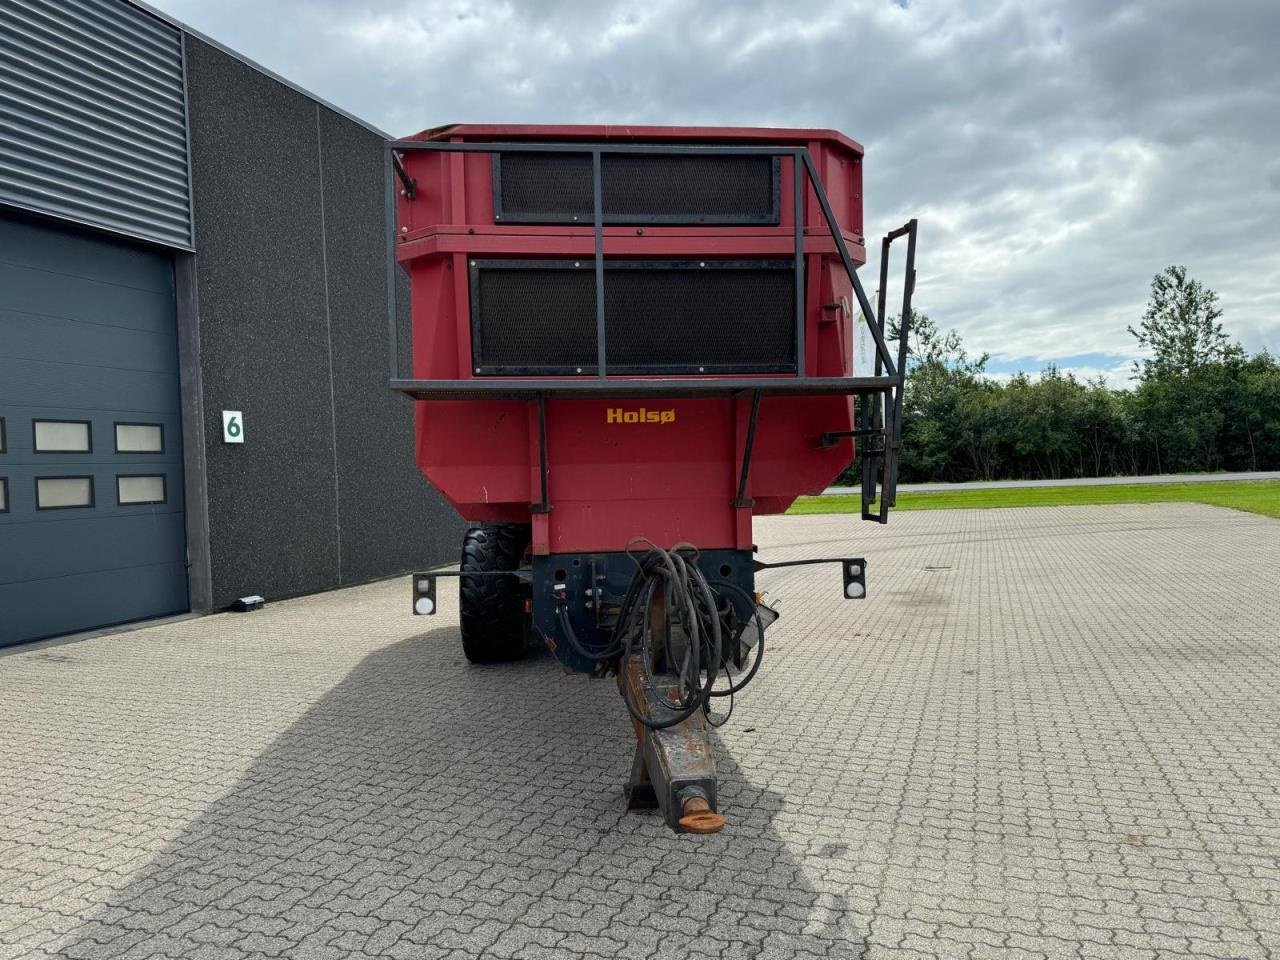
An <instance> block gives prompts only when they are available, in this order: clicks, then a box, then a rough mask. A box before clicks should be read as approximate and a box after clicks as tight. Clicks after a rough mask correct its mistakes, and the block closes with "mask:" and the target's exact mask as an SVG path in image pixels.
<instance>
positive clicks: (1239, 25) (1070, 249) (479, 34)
mask: <svg viewBox="0 0 1280 960" xmlns="http://www.w3.org/2000/svg"><path fill="white" fill-rule="evenodd" d="M156 2H157V3H158V5H159V6H161V7H162V8H164V9H165V10H166V11H168V12H171V13H172V14H173V15H175V16H177V17H179V18H180V19H183V20H186V21H187V22H189V23H191V24H192V26H194V27H196V28H197V29H200V30H203V31H205V32H207V33H209V34H210V35H212V36H213V37H215V38H217V39H219V40H220V41H222V42H224V43H226V44H227V45H229V46H231V47H233V48H235V49H238V50H241V51H242V52H244V53H245V54H246V55H248V56H250V57H252V58H254V59H256V60H258V61H260V62H262V63H263V64H265V65H266V66H268V67H270V68H272V69H274V70H276V71H277V72H279V73H281V74H283V75H285V76H287V77H289V78H290V79H292V80H294V81H296V82H297V83H299V84H300V85H302V86H303V87H306V88H308V89H310V90H312V91H314V92H315V93H317V94H318V95H320V96H322V97H325V98H326V99H328V100H331V101H333V102H334V103H336V104H338V105H339V106H342V107H344V108H346V109H348V110H350V111H351V112H353V113H355V114H357V115H359V116H362V117H365V118H366V119H368V120H369V121H371V122H373V123H375V124H377V125H378V126H380V127H382V128H383V129H386V130H389V131H391V132H393V133H395V134H406V133H411V132H415V131H417V130H421V129H424V128H427V127H431V126H437V125H439V124H442V123H446V122H453V121H516V122H573V121H577V122H603V121H618V122H654V123H676V124H679V123H697V124H710V123H723V124H735V125H760V126H821V127H835V128H837V129H840V130H843V131H844V132H846V133H848V134H849V135H850V136H852V137H854V138H855V139H857V140H859V141H861V142H862V143H863V144H864V145H865V146H866V147H867V162H866V165H865V175H866V183H865V188H866V206H867V217H868V219H867V225H866V226H867V231H868V234H869V235H870V236H872V237H873V238H874V237H875V236H877V235H878V234H880V233H882V232H883V231H884V230H886V229H888V228H890V227H893V226H896V225H898V224H900V223H901V222H903V221H904V220H905V219H906V218H908V217H910V216H913V215H915V216H919V217H920V220H921V241H920V263H919V278H920V279H919V285H918V289H917V305H918V306H919V308H921V309H923V310H924V311H925V312H927V313H929V314H930V315H931V316H932V317H933V318H934V319H935V320H936V321H937V322H938V323H939V325H940V326H942V327H944V328H945V327H956V328H957V329H959V330H960V331H961V333H962V334H963V336H964V337H965V339H966V342H967V343H968V345H969V346H970V348H971V349H972V350H973V351H974V352H982V351H989V352H990V353H991V354H992V356H993V358H994V359H997V360H998V359H1001V358H1006V359H1014V358H1033V359H1036V360H1038V361H1045V360H1051V359H1053V358H1059V357H1068V356H1078V355H1081V354H1086V353H1102V354H1112V355H1122V356H1131V355H1132V354H1133V351H1134V342H1133V340H1132V338H1131V337H1129V335H1128V334H1127V333H1126V332H1125V327H1126V326H1127V324H1129V323H1132V322H1135V321H1136V320H1137V319H1138V318H1139V317H1140V315H1141V312H1142V308H1143V305H1144V303H1145V301H1146V297H1147V292H1148V285H1149V283H1150V279H1151V276H1152V274H1154V273H1155V272H1157V271H1158V270H1160V269H1162V268H1163V267H1165V266H1167V265H1168V264H1171V263H1184V264H1186V265H1187V266H1188V267H1189V269H1190V270H1191V272H1192V274H1193V275H1194V276H1196V277H1197V278H1198V279H1200V280H1201V281H1202V282H1204V283H1206V284H1207V285H1209V286H1210V287H1212V288H1214V289H1215V290H1217V291H1218V293H1219V294H1220V296H1221V302H1222V306H1223V308H1224V310H1225V317H1224V320H1225V323H1226V326H1227V329H1228V331H1229V332H1230V333H1231V334H1232V335H1233V336H1235V337H1237V338H1238V339H1240V340H1241V341H1242V342H1243V343H1244V344H1245V346H1246V347H1247V348H1249V349H1259V348H1261V347H1263V346H1269V347H1270V348H1271V349H1272V350H1280V160H1278V159H1276V158H1277V157H1280V124H1277V123H1276V120H1275V118H1276V117H1278V116H1280V71H1278V70H1276V68H1275V65H1274V52H1273V51H1274V49H1275V46H1276V43H1277V41H1280V4H1275V3H1257V4H1230V5H1224V4H1204V3H1200V2H1198V0H1169V2H1164V3H1161V4H1157V5H1145V6H1144V5H1140V4H1134V3H1123V2H1121V3H1117V2H1115V0H1071V2H1066V0H1061V2H1050V0H1040V2H1028V3H1024V2H1013V0H1006V2H997V3H986V2H978V0H953V2H948V0H916V2H913V3H911V4H909V5H908V6H906V7H905V8H904V7H902V6H899V5H897V4H894V3H889V2H869V0H868V2H844V3H839V2H837V3H831V4H826V5H823V6H821V7H815V6H813V5H809V4H796V3H791V2H787V0H737V2H731V0H688V2H676V0H645V2H637V0H623V2H612V3H609V2H594V3H588V2H581V3H578V2H571V0H522V2H516V0H507V2H491V0H393V2H386V3H373V2H372V0H364V2H347V0H277V2H275V3H271V4H263V3H261V2H257V0H255V2H250V0H156ZM869 266H870V267H871V268H872V269H869V270H868V271H866V273H865V276H866V277H867V278H873V277H874V276H875V275H876V273H875V269H874V267H875V265H874V264H870V265H869ZM868 286H874V280H869V281H868ZM1100 372H1104V373H1106V371H1100ZM1106 375H1107V376H1108V377H1111V376H1112V375H1113V374H1111V373H1106Z"/></svg>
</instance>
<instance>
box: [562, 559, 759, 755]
mask: <svg viewBox="0 0 1280 960" xmlns="http://www.w3.org/2000/svg"><path fill="white" fill-rule="evenodd" d="M637 543H641V544H647V546H648V548H649V549H648V550H647V552H646V553H645V554H644V556H643V557H637V555H636V554H634V553H632V547H633V545H635V544H637ZM627 552H628V554H629V555H630V556H631V557H632V559H633V560H635V562H636V572H635V574H634V575H633V576H632V578H631V582H630V584H628V586H627V592H626V595H625V596H624V598H623V601H622V605H621V607H620V608H619V612H618V620H617V623H616V624H615V626H614V630H613V634H612V636H611V637H610V639H609V642H608V643H607V644H606V645H605V646H604V647H602V648H600V649H598V650H589V649H587V648H586V646H585V645H584V644H583V643H582V642H581V640H579V638H578V636H577V635H576V633H575V632H574V630H573V625H572V624H571V623H570V622H569V612H568V609H567V608H566V607H565V606H564V605H561V606H560V607H559V608H558V609H557V611H556V612H557V616H558V618H559V622H560V627H561V630H562V631H563V633H564V636H565V639H566V640H567V641H568V642H569V645H570V646H571V647H572V648H573V650H574V652H575V653H577V654H578V655H579V656H580V657H583V658H584V659H587V660H594V661H595V662H596V663H609V664H612V665H613V668H614V669H615V670H618V669H620V666H619V664H620V662H621V663H625V662H626V661H627V660H628V659H629V658H630V657H631V656H632V654H634V653H637V652H638V653H639V654H640V661H641V664H642V665H643V669H644V680H645V685H646V687H647V688H648V689H649V691H650V692H651V694H652V699H653V700H654V701H655V702H657V703H659V704H661V705H662V706H663V707H665V708H666V710H667V711H669V712H670V716H668V717H666V718H664V719H653V718H651V717H648V716H646V715H645V714H644V713H643V712H642V711H641V710H640V708H639V706H638V705H637V704H635V703H634V702H632V698H631V697H632V695H631V693H630V689H629V686H628V685H627V684H626V683H623V684H622V699H623V702H624V703H625V704H626V707H627V712H628V713H630V714H631V716H632V717H633V718H634V719H635V720H636V722H637V723H641V724H643V725H644V726H646V727H648V728H649V729H650V730H661V729H665V728H667V727H673V726H675V725H676V724H678V723H681V722H683V721H685V720H687V719H688V718H689V717H691V716H693V714H694V713H695V712H697V711H698V710H702V711H704V712H705V713H707V714H708V715H709V714H710V703H711V699H712V698H713V697H730V698H732V697H733V695H734V694H735V693H737V692H739V691H740V690H742V688H743V687H745V686H746V685H747V684H748V683H750V682H751V679H752V678H753V677H754V676H755V675H756V671H758V670H759V668H760V663H761V660H762V659H763V657H764V626H763V624H762V623H761V622H760V619H759V617H756V618H754V622H755V625H756V629H757V631H758V641H757V646H756V651H755V657H754V658H753V661H752V664H751V667H750V669H749V670H748V672H747V673H746V674H745V675H743V676H742V677H741V678H740V679H738V680H736V681H735V680H734V678H733V677H732V675H731V674H730V672H729V671H728V669H727V668H725V673H726V675H728V676H729V686H728V687H727V688H722V689H719V690H717V689H716V686H715V685H716V681H717V679H718V678H719V676H720V671H721V669H722V667H724V656H723V654H724V650H723V635H722V634H723V627H722V624H721V620H720V613H719V610H718V609H717V605H716V591H715V590H713V589H712V584H711V583H710V582H708V580H707V579H706V577H705V576H703V574H702V571H701V570H699V569H698V565H697V562H696V561H697V549H696V548H695V547H693V546H692V545H689V544H678V545H676V546H675V547H673V548H672V549H670V550H664V549H662V548H661V547H658V546H656V545H655V544H653V543H652V542H650V541H647V540H641V539H637V540H633V541H631V542H630V543H628V544H627ZM715 586H716V587H717V588H720V589H721V590H726V589H727V590H729V591H731V592H733V593H736V594H737V595H738V596H739V597H741V598H742V599H743V600H744V601H746V604H747V606H748V607H753V606H754V605H755V598H754V597H752V596H751V595H750V594H749V593H747V591H746V590H744V589H742V587H740V586H738V585H737V584H734V583H729V582H728V581H715ZM659 587H661V588H662V595H663V597H664V601H665V603H664V606H665V610H664V613H665V616H666V622H667V624H668V628H667V631H666V635H667V637H668V638H670V637H671V635H672V634H671V627H672V626H674V625H678V626H679V627H680V628H681V629H682V630H683V632H684V635H685V637H686V638H687V639H688V643H687V644H686V645H685V646H684V649H683V657H682V658H681V662H680V663H672V662H669V663H668V667H669V668H670V669H671V670H673V671H676V672H677V673H676V675H677V677H678V681H679V687H678V689H679V690H680V696H679V697H678V698H677V699H671V698H669V697H668V696H667V695H666V694H665V692H662V691H660V690H659V688H658V683H657V680H656V678H655V677H654V674H653V662H654V659H655V651H654V650H653V647H652V637H653V631H652V624H651V622H650V616H651V611H652V609H653V603H654V598H655V595H656V593H657V591H658V589H659ZM663 652H664V654H666V655H667V656H668V657H670V656H671V654H672V648H671V645H670V644H669V645H668V648H667V650H666V651H663ZM704 674H705V680H703V679H702V676H703V675H704ZM729 702H730V708H729V712H730V713H732V709H733V707H732V704H733V700H732V699H730V701H729ZM726 720H728V715H726V716H725V717H724V718H723V719H721V720H719V721H718V722H715V725H716V726H719V725H721V724H723V723H724V722H725V721H726Z"/></svg>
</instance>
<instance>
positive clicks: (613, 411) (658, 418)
mask: <svg viewBox="0 0 1280 960" xmlns="http://www.w3.org/2000/svg"><path fill="white" fill-rule="evenodd" d="M604 422H605V423H675V422H676V412H675V410H647V409H645V408H644V407H641V408H640V409H639V410H624V409H622V407H610V408H609V409H608V410H606V411H605V412H604Z"/></svg>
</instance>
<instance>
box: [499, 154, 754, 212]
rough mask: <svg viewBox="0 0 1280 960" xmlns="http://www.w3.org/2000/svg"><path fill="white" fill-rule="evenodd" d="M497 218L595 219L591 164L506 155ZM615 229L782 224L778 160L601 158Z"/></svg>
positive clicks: (605, 202) (584, 159)
mask: <svg viewBox="0 0 1280 960" xmlns="http://www.w3.org/2000/svg"><path fill="white" fill-rule="evenodd" d="M494 169H495V172H496V174H497V177H496V181H497V185H496V189H495V193H494V204H495V207H494V209H495V211H496V212H498V213H499V214H500V215H501V218H502V219H503V220H506V221H509V222H513V223H521V222H525V223H566V222H567V223H572V222H574V221H575V220H576V221H577V222H579V223H582V222H590V221H591V220H592V218H593V216H594V214H593V212H592V198H591V157H590V156H589V155H586V154H566V153H545V154H540V153H504V154H499V155H498V157H497V159H496V160H495V167H494ZM600 170H601V194H602V196H601V202H602V206H603V212H604V220H605V222H607V223H688V224H707V223H777V222H778V181H777V165H776V163H775V161H774V159H773V158H772V157H732V156H727V157H725V156H722V157H715V156H711V157H699V156H681V155H677V156H662V155H657V154H619V153H606V154H604V155H602V156H601V158H600Z"/></svg>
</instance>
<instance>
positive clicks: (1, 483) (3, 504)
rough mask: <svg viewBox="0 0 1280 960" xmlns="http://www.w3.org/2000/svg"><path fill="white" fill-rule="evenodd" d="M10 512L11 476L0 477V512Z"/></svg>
mask: <svg viewBox="0 0 1280 960" xmlns="http://www.w3.org/2000/svg"><path fill="white" fill-rule="evenodd" d="M8 512H9V478H8V477H0V513H8Z"/></svg>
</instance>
